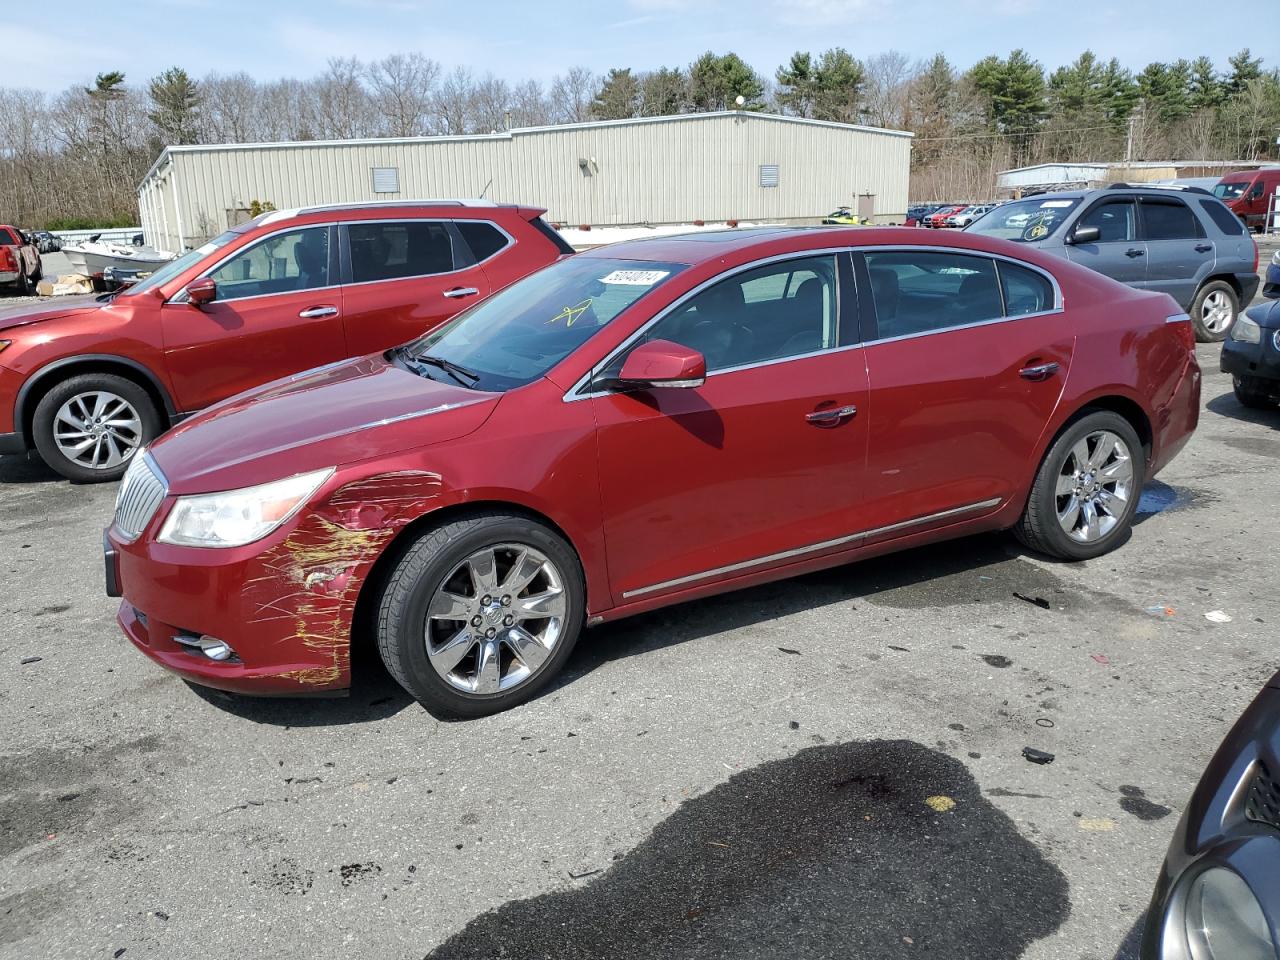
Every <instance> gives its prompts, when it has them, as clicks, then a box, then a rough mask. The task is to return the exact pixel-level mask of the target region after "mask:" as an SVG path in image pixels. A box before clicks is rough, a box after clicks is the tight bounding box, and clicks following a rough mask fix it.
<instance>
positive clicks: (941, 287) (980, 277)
mask: <svg viewBox="0 0 1280 960" xmlns="http://www.w3.org/2000/svg"><path fill="white" fill-rule="evenodd" d="M865 257H866V262H867V272H868V274H869V275H870V280H871V299H872V302H873V303H874V304H875V312H876V339H878V340H883V339H885V338H888V337H905V336H911V335H913V334H919V333H929V332H931V331H934V330H945V329H948V328H950V327H959V326H964V325H966V324H970V323H981V322H982V321H984V320H994V319H997V318H999V317H1001V316H1003V315H1004V305H1003V302H1002V300H1001V297H1000V285H999V283H998V282H997V280H996V267H995V263H994V262H993V261H991V260H989V259H988V258H986V257H974V256H967V255H964V254H952V253H932V252H928V251H924V250H886V251H884V252H881V253H876V252H868V253H866V254H865Z"/></svg>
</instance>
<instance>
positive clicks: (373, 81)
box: [365, 53, 440, 137]
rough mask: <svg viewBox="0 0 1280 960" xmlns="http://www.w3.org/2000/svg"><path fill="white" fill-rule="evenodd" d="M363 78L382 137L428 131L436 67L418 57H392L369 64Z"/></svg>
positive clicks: (438, 75) (402, 55) (412, 134)
mask: <svg viewBox="0 0 1280 960" xmlns="http://www.w3.org/2000/svg"><path fill="white" fill-rule="evenodd" d="M365 76H366V78H367V80H368V82H369V86H370V88H371V90H372V95H373V96H372V98H373V106H374V109H376V110H377V111H378V114H379V115H380V117H381V118H382V128H383V129H382V132H383V133H385V134H387V135H388V136H392V137H416V136H421V135H422V134H424V133H427V132H428V131H429V129H430V124H431V102H432V96H433V94H434V92H435V85H436V81H437V80H438V79H439V77H440V64H438V63H436V62H435V61H434V60H432V59H430V58H428V57H424V56H423V55H422V54H420V53H409V54H403V53H394V54H392V55H391V56H389V57H385V58H383V59H382V60H379V61H377V62H376V63H371V64H369V66H368V69H367V70H366V72H365Z"/></svg>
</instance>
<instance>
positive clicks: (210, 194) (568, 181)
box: [138, 111, 911, 251]
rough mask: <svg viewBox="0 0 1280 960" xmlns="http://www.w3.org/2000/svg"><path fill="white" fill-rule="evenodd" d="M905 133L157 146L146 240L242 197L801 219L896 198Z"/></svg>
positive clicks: (714, 127)
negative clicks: (486, 203) (454, 201)
mask: <svg viewBox="0 0 1280 960" xmlns="http://www.w3.org/2000/svg"><path fill="white" fill-rule="evenodd" d="M910 157H911V134H910V133H907V132H904V131H900V130H884V129H880V128H878V127H863V126H855V125H852V124H842V123H828V122H825V121H820V120H805V119H800V118H797V117H781V116H774V115H770V114H760V113H749V112H742V111H726V112H720V113H697V114H685V115H681V116H672V117H646V118H642V119H635V120H609V121H601V122H596V123H577V124H570V125H565V126H555V127H527V128H523V129H515V130H508V131H505V132H503V133H491V134H484V135H478V136H464V137H413V138H406V139H376V140H334V141H318V140H317V141H303V142H297V143H251V144H222V145H213V146H203V145H202V146H179V147H168V148H166V149H165V151H164V152H163V153H162V154H161V155H160V157H159V158H158V159H157V160H156V162H155V164H154V165H153V166H152V168H151V169H150V170H149V171H148V172H147V175H146V177H145V179H144V180H143V181H142V184H141V186H140V187H139V188H138V205H139V210H140V214H141V218H142V219H141V223H142V227H143V230H144V231H145V233H146V236H147V240H148V242H149V243H151V244H153V245H154V246H156V247H159V248H161V249H165V250H170V251H180V250H182V249H184V248H186V247H192V246H197V245H199V244H200V243H202V242H204V241H205V240H207V239H209V238H210V237H213V236H215V235H217V234H218V233H221V232H222V231H223V230H225V229H226V228H227V227H229V226H234V225H235V224H237V223H240V222H242V221H244V220H245V219H247V218H248V216H249V208H250V204H251V203H252V202H253V201H255V200H256V201H258V202H259V203H267V202H269V203H272V204H274V205H275V206H276V207H278V208H280V209H284V208H287V207H297V206H306V205H309V204H317V203H338V202H354V201H362V200H395V199H416V198H421V197H435V198H446V197H456V198H464V197H480V196H483V197H487V198H489V199H491V200H496V201H499V202H522V203H529V204H536V205H538V206H541V207H545V208H546V209H547V211H548V218H549V219H550V220H553V221H555V222H560V223H565V224H572V225H578V224H592V225H606V224H642V223H650V224H660V223H689V222H691V221H694V220H706V221H714V220H726V219H737V220H771V221H801V222H803V221H810V222H812V221H813V219H814V218H817V217H821V216H823V215H824V214H826V213H828V212H829V211H830V210H832V209H833V208H835V207H837V206H841V205H844V206H850V207H854V208H855V209H857V210H858V212H859V213H861V214H863V215H866V216H873V217H874V218H875V219H876V220H878V221H891V220H894V219H901V218H902V216H903V214H904V213H905V211H906V207H907V181H908V177H909V173H910Z"/></svg>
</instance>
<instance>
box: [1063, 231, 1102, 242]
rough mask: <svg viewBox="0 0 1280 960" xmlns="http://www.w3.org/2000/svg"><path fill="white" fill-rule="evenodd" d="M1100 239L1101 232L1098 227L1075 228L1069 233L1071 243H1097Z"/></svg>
mask: <svg viewBox="0 0 1280 960" xmlns="http://www.w3.org/2000/svg"><path fill="white" fill-rule="evenodd" d="M1100 239H1102V230H1101V229H1099V228H1098V227H1076V228H1075V229H1074V230H1072V231H1071V242H1072V243H1097V242H1098V241H1099V240H1100Z"/></svg>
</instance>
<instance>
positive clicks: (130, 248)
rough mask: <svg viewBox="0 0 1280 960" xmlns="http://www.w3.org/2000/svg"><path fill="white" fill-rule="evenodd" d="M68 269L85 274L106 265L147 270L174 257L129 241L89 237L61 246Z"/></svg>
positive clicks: (94, 273) (98, 271)
mask: <svg viewBox="0 0 1280 960" xmlns="http://www.w3.org/2000/svg"><path fill="white" fill-rule="evenodd" d="M62 252H63V254H65V255H66V258H67V259H68V260H69V261H71V269H72V271H74V272H75V273H79V274H83V275H84V276H86V277H100V276H102V272H103V271H104V270H106V269H107V268H108V267H116V268H117V269H122V270H139V271H144V272H147V273H150V272H151V271H152V270H155V269H157V268H158V267H161V266H163V265H164V264H166V263H168V262H169V261H170V260H172V259H173V256H174V255H173V254H172V253H165V252H164V251H163V250H156V249H155V248H153V247H141V246H134V245H133V244H130V243H111V242H109V241H94V240H89V241H86V242H84V243H76V244H70V245H68V246H65V247H63V248H62Z"/></svg>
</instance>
